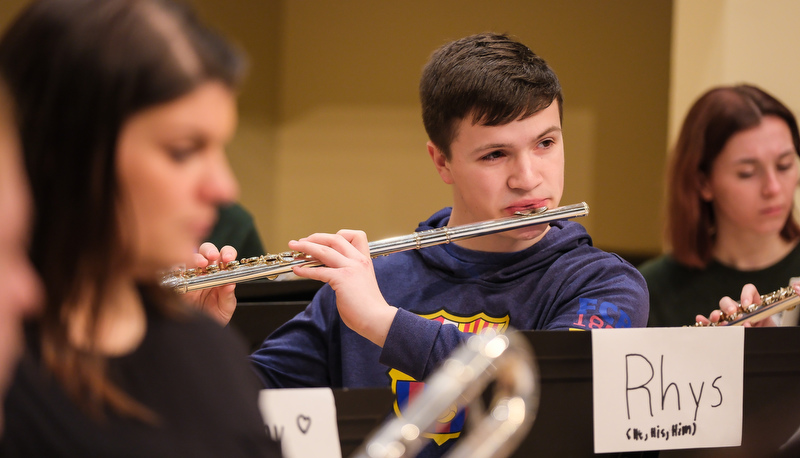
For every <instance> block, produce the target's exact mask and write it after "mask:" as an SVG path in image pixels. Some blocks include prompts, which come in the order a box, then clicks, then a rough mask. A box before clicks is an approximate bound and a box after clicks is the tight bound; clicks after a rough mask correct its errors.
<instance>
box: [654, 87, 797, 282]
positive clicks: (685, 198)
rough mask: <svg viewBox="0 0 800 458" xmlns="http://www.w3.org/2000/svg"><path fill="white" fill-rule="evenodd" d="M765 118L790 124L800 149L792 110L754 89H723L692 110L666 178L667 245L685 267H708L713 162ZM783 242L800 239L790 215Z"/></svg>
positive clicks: (702, 99) (711, 237)
mask: <svg viewBox="0 0 800 458" xmlns="http://www.w3.org/2000/svg"><path fill="white" fill-rule="evenodd" d="M764 116H777V117H779V118H781V119H783V120H784V121H785V122H786V124H787V125H788V126H789V130H790V131H791V134H792V142H793V143H794V148H795V151H796V152H798V154H800V135H798V129H797V121H796V120H795V117H794V115H793V114H792V112H791V111H790V110H789V109H788V108H787V107H786V106H785V105H784V104H782V103H781V102H780V101H778V100H777V99H776V98H775V97H773V96H771V95H770V94H768V93H766V92H764V91H763V90H762V89H759V88H757V87H755V86H748V85H739V86H724V87H717V88H714V89H711V90H709V91H708V92H706V93H705V94H703V95H702V96H701V97H700V98H699V99H698V100H697V101H696V102H695V103H694V105H693V106H692V108H691V109H690V110H689V113H688V114H687V115H686V119H685V120H684V122H683V126H682V127H681V131H680V134H679V136H678V141H677V143H676V144H675V149H674V151H673V154H672V158H671V160H670V166H669V171H668V174H667V190H668V191H667V226H666V241H667V243H668V245H669V247H670V248H671V250H672V256H673V257H674V258H675V259H676V260H677V261H678V262H680V263H682V264H684V265H687V266H690V267H697V268H704V267H706V266H707V265H708V263H709V262H710V261H711V256H712V248H713V245H714V234H713V230H714V226H715V220H714V211H713V208H712V206H711V203H710V202H706V201H704V200H703V198H702V196H701V195H700V184H701V182H702V181H701V180H702V179H703V178H704V177H708V176H709V174H710V173H711V168H712V165H713V163H714V160H715V159H716V158H717V156H719V154H720V152H722V149H723V148H724V147H725V144H726V143H727V142H728V140H729V139H730V138H731V137H732V136H733V135H734V134H736V133H737V132H741V131H743V130H747V129H750V128H752V127H756V126H758V125H759V124H760V123H761V120H762V119H763V118H764ZM780 235H781V237H782V238H783V239H784V240H794V239H795V238H797V237H798V236H800V226H798V224H797V222H796V221H795V219H794V218H793V216H792V215H791V214H790V215H789V218H788V219H787V221H786V224H785V225H784V227H783V229H782V230H781V233H780Z"/></svg>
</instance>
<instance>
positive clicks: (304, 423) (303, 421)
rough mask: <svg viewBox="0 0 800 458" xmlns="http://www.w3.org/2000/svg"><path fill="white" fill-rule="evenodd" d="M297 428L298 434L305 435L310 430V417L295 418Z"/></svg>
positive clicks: (300, 416)
mask: <svg viewBox="0 0 800 458" xmlns="http://www.w3.org/2000/svg"><path fill="white" fill-rule="evenodd" d="M297 427H298V428H300V432H301V433H303V434H305V433H307V432H308V430H309V429H310V428H311V417H306V416H305V415H303V414H300V415H298V416H297Z"/></svg>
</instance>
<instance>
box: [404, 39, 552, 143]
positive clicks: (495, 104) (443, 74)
mask: <svg viewBox="0 0 800 458" xmlns="http://www.w3.org/2000/svg"><path fill="white" fill-rule="evenodd" d="M419 93H420V100H421V102H422V121H423V124H424V125H425V130H426V131H427V133H428V137H429V138H430V140H431V141H432V142H433V143H434V144H435V145H436V147H437V148H439V149H440V150H442V151H443V152H444V154H445V155H446V156H447V157H448V158H449V157H450V144H451V143H452V142H453V139H454V138H455V135H456V132H455V125H456V123H457V122H459V121H460V120H462V119H465V118H466V117H467V116H472V117H473V120H474V122H475V123H480V124H483V125H487V126H496V125H502V124H507V123H509V122H511V121H514V120H516V119H518V118H520V117H522V118H526V117H528V116H531V115H533V114H535V113H537V112H539V111H541V110H543V109H545V108H547V107H549V106H550V104H552V103H553V101H554V100H555V101H557V103H558V111H559V117H561V109H562V104H563V95H562V92H561V84H560V83H559V82H558V77H556V74H555V72H553V70H552V69H551V68H550V67H549V66H548V65H547V63H546V62H545V61H544V59H542V58H541V57H539V56H537V55H536V54H534V53H533V51H531V50H530V49H529V48H528V47H527V46H525V45H523V44H522V43H520V42H518V41H515V40H513V39H512V38H510V37H508V36H507V35H501V34H496V33H482V34H478V35H472V36H468V37H465V38H462V39H460V40H456V41H453V42H451V43H448V44H446V45H444V46H442V47H441V48H439V49H437V50H436V51H434V53H433V54H432V55H431V58H430V60H429V61H428V63H427V64H426V65H425V68H424V69H423V71H422V78H421V80H420V85H419Z"/></svg>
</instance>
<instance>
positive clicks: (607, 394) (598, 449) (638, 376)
mask: <svg viewBox="0 0 800 458" xmlns="http://www.w3.org/2000/svg"><path fill="white" fill-rule="evenodd" d="M743 370H744V328H742V327H740V326H725V327H717V328H640V329H601V330H594V331H592V374H593V394H594V403H593V405H594V451H595V453H611V452H626V451H642V450H668V449H681V448H700V447H726V446H737V445H741V442H742V393H743Z"/></svg>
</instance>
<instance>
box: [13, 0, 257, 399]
mask: <svg viewBox="0 0 800 458" xmlns="http://www.w3.org/2000/svg"><path fill="white" fill-rule="evenodd" d="M244 66H245V65H244V59H243V57H242V55H241V54H240V53H239V52H238V51H237V50H236V49H234V48H233V47H231V46H230V45H229V44H228V43H227V42H226V41H225V40H223V39H222V37H221V36H219V35H218V34H217V33H215V32H214V31H212V30H210V29H208V28H206V27H205V26H204V25H202V24H201V23H200V22H199V20H198V19H197V18H196V16H195V15H194V14H193V12H192V11H191V9H189V8H188V7H187V6H185V5H183V4H179V3H174V2H172V1H170V0H37V1H33V2H31V3H30V4H29V5H28V6H27V7H26V8H25V9H24V10H23V11H22V13H21V14H20V15H19V16H18V17H17V18H16V19H15V20H14V22H13V23H12V24H11V25H10V27H9V28H8V30H7V31H6V33H5V35H4V36H3V38H2V40H0V73H2V78H3V79H5V81H6V82H7V83H8V86H9V89H10V91H11V93H12V95H13V97H14V99H15V102H16V108H17V110H16V115H17V122H18V124H19V130H20V139H21V145H22V150H23V153H24V157H25V166H26V169H27V171H28V174H29V178H30V183H31V190H32V194H33V202H34V206H35V217H34V224H33V232H32V240H31V259H32V261H33V264H34V266H35V267H36V269H37V270H38V272H39V274H40V276H41V278H42V280H43V284H44V286H45V292H46V299H45V304H44V312H43V314H42V317H41V319H40V323H41V342H42V355H43V359H44V360H45V363H46V364H47V366H48V368H49V369H50V370H52V371H53V373H54V374H55V375H56V376H57V377H58V379H59V380H60V381H61V382H62V384H63V385H64V386H65V387H66V388H67V392H69V393H70V395H72V396H73V398H77V400H78V401H89V400H97V399H100V400H102V401H106V402H109V403H111V404H112V406H113V407H117V408H119V409H121V410H123V411H127V412H128V413H134V414H137V413H138V414H142V413H145V414H146V412H143V411H142V410H141V409H138V408H137V404H136V403H135V402H133V403H132V402H129V400H127V399H126V398H125V396H124V395H123V396H119V395H118V393H117V392H116V391H113V386H112V387H111V388H109V386H110V384H108V383H105V382H106V381H107V380H106V379H105V376H104V369H103V368H104V361H103V358H102V356H101V355H98V354H93V353H91V352H86V351H82V350H79V349H77V348H75V346H74V344H73V343H72V342H70V340H69V338H68V336H67V332H66V327H65V326H64V317H65V316H70V315H71V308H75V306H76V302H77V298H78V297H84V296H85V295H88V297H90V298H92V299H93V303H92V304H90V305H91V307H92V308H91V311H90V317H91V318H90V319H91V320H94V321H90V323H89V332H90V334H89V337H90V338H91V339H93V338H94V334H93V333H94V332H95V330H96V327H95V326H96V320H97V317H98V316H99V311H100V308H101V305H102V304H101V301H102V299H103V298H105V297H107V294H109V293H111V291H110V289H111V285H110V280H111V279H110V278H109V267H111V268H112V269H117V268H120V267H121V266H123V265H124V263H125V261H126V253H125V252H123V251H122V249H123V244H122V239H121V231H120V227H119V224H120V223H119V221H118V213H117V211H116V208H117V204H118V203H119V201H120V195H119V192H120V189H119V185H118V180H117V167H116V163H117V143H118V137H119V135H120V131H121V129H122V127H123V125H124V123H125V122H126V121H127V120H128V119H129V118H130V117H131V116H132V115H134V114H136V113H137V112H140V111H141V110H143V109H145V108H148V107H151V106H155V105H159V104H162V103H166V102H168V101H171V100H175V99H177V98H180V97H181V96H183V95H186V94H188V93H190V92H191V91H192V90H194V89H195V88H196V87H198V86H199V85H201V84H202V83H204V82H207V81H219V82H221V83H223V84H225V85H227V86H228V87H230V88H231V89H234V88H235V87H236V86H237V85H238V83H239V80H240V79H241V78H242V76H243V72H244ZM153 282H155V279H153ZM147 286H148V287H149V290H150V291H152V294H155V295H158V294H160V293H157V291H158V287H157V285H154V284H153V285H147ZM159 298H160V300H158V301H155V302H154V306H155V307H156V309H157V310H161V311H162V312H165V313H166V312H168V311H170V310H173V305H170V304H172V303H171V302H170V301H169V300H168V299H167V298H165V297H160V296H159ZM84 404H89V402H84ZM95 404H96V403H92V406H94V405H95Z"/></svg>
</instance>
